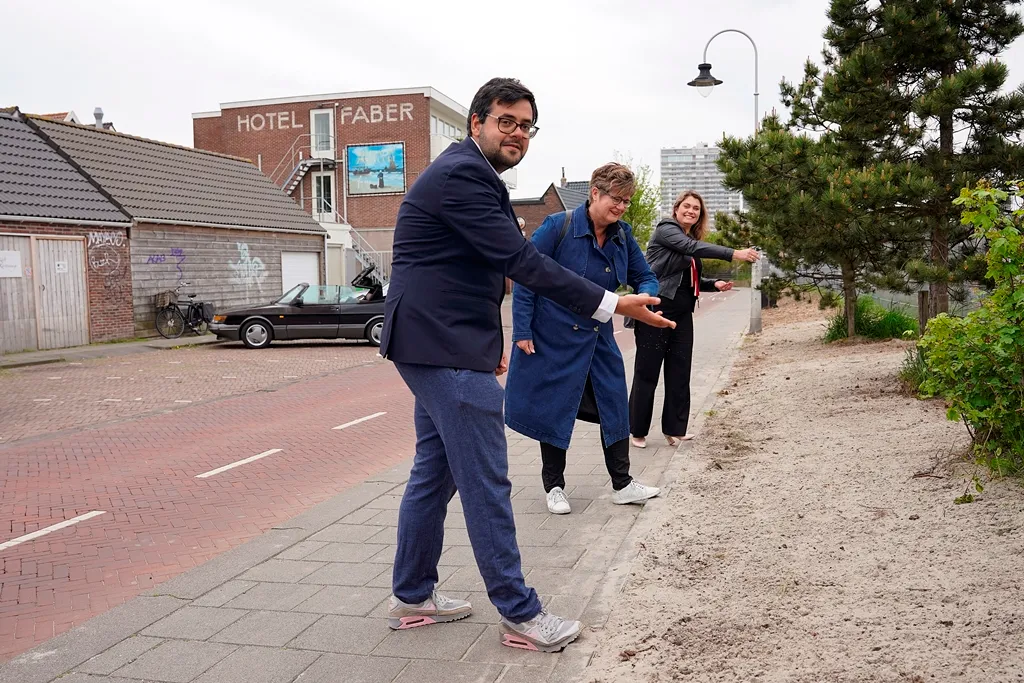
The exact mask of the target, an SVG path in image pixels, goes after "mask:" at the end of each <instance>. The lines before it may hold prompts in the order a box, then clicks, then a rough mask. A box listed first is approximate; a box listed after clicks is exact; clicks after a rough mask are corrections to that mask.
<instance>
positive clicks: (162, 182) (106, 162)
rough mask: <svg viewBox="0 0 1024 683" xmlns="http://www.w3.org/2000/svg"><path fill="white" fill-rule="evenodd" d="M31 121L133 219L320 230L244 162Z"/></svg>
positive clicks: (85, 128) (87, 128)
mask: <svg viewBox="0 0 1024 683" xmlns="http://www.w3.org/2000/svg"><path fill="white" fill-rule="evenodd" d="M36 122H37V124H38V125H39V127H40V129H42V130H43V131H44V132H45V133H46V135H48V136H49V137H50V138H51V139H52V140H53V141H54V142H55V143H56V144H57V145H59V146H60V148H61V149H62V150H63V151H64V152H65V153H66V154H67V155H68V156H70V157H71V158H72V159H73V160H74V161H75V163H77V164H78V165H79V166H81V167H82V168H83V169H84V170H85V171H86V172H87V173H88V174H89V175H90V176H92V178H93V179H94V180H95V181H96V182H97V183H98V184H99V185H100V187H102V188H103V189H104V190H105V191H106V192H108V193H109V194H110V196H112V197H113V198H114V199H116V200H117V202H118V203H119V204H121V206H123V207H124V209H125V211H127V212H128V213H129V214H131V216H132V217H133V218H135V219H136V220H138V221H143V222H144V221H145V219H152V220H161V221H178V222H182V223H198V224H202V225H223V226H231V227H240V228H246V227H252V228H262V229H270V230H274V229H277V230H295V231H300V232H310V233H323V232H324V229H323V228H322V227H321V226H320V224H319V223H317V222H316V221H314V220H313V218H312V217H311V216H310V215H309V214H307V213H305V212H304V211H303V210H302V209H301V208H299V205H298V204H297V203H296V202H295V201H294V200H293V199H291V198H290V197H289V196H288V195H287V194H285V193H284V191H283V190H281V188H279V187H278V186H276V185H274V183H272V182H271V181H270V179H269V178H267V177H266V176H265V175H263V173H262V172H261V171H260V170H259V169H258V168H256V166H255V165H254V164H252V163H251V162H249V161H247V160H245V159H238V158H235V157H229V156H225V155H222V154H215V153H213V152H204V151H200V150H195V149H191V148H189V147H178V146H176V145H170V144H167V143H163V142H157V141H154V140H146V139H144V138H137V137H134V136H130V135H124V134H122V133H116V132H111V131H106V130H100V129H97V128H94V127H91V126H80V125H75V124H70V123H57V122H53V121H47V120H44V119H36Z"/></svg>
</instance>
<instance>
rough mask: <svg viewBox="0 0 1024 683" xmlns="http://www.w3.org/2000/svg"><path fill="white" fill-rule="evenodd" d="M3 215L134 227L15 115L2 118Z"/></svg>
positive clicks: (0, 185)
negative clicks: (128, 224) (123, 224)
mask: <svg viewBox="0 0 1024 683" xmlns="http://www.w3.org/2000/svg"><path fill="white" fill-rule="evenodd" d="M0 215H2V216H18V217H21V218H42V219H66V220H79V221H96V222H106V223H130V222H131V219H130V218H129V217H128V216H126V215H124V214H123V213H122V212H121V211H120V210H119V209H118V208H117V206H115V205H114V204H113V203H112V202H111V201H110V200H109V199H107V198H106V197H104V196H103V194H102V193H101V192H100V191H99V190H97V189H96V188H95V187H94V186H93V185H92V184H91V183H90V182H89V181H88V180H87V179H86V178H85V177H84V176H82V174H81V173H79V172H78V171H77V170H76V169H75V168H74V167H73V166H72V165H71V164H69V163H68V162H67V160H65V159H64V158H63V157H61V156H60V154H58V153H57V152H56V150H54V149H53V148H52V147H50V145H48V144H47V142H46V141H45V140H44V139H43V138H41V137H40V136H39V135H38V134H37V133H36V132H35V131H34V130H32V128H31V127H29V125H28V124H27V123H25V122H24V121H23V120H21V118H20V117H19V116H18V115H17V114H14V113H0Z"/></svg>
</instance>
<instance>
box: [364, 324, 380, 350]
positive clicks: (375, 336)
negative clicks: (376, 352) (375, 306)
mask: <svg viewBox="0 0 1024 683" xmlns="http://www.w3.org/2000/svg"><path fill="white" fill-rule="evenodd" d="M383 331H384V319H383V318H380V319H378V320H372V321H370V324H369V325H367V326H366V340H367V341H368V342H370V343H371V344H373V345H374V346H380V335H381V332H383Z"/></svg>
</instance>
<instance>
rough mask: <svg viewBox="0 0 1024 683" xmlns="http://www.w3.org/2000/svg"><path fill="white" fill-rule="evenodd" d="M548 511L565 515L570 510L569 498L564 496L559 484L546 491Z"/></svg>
mask: <svg viewBox="0 0 1024 683" xmlns="http://www.w3.org/2000/svg"><path fill="white" fill-rule="evenodd" d="M548 512H550V513H551V514H553V515H567V514H569V513H570V512H572V507H571V506H570V505H569V499H568V498H566V496H565V491H563V490H562V488H561V487H560V486H556V487H555V488H553V489H551V490H550V491H548Z"/></svg>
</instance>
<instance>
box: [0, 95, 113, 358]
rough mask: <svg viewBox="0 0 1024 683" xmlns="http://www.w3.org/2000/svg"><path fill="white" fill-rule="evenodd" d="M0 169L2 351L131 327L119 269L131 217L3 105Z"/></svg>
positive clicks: (96, 337)
mask: <svg viewBox="0 0 1024 683" xmlns="http://www.w3.org/2000/svg"><path fill="white" fill-rule="evenodd" d="M0 169H2V170H3V173H2V175H0V353H11V352H17V351H27V350H34V349H51V348H61V347H65V346H75V345H79V344H88V343H90V342H101V341H109V340H112V339H121V338H123V337H130V336H132V334H133V325H132V293H131V283H130V281H129V282H127V283H123V281H122V280H121V279H120V278H118V277H117V276H116V275H113V273H114V271H115V270H116V269H117V268H119V267H120V265H121V264H123V263H127V262H128V230H129V228H130V227H131V218H130V217H129V216H128V215H127V214H126V213H124V212H123V211H122V210H121V209H120V208H119V207H118V206H117V205H116V204H115V203H114V202H112V201H110V199H108V198H107V197H106V196H104V194H103V193H102V192H101V191H100V190H99V189H98V188H96V187H95V186H94V185H93V184H92V183H90V182H89V180H88V179H87V178H85V177H84V176H83V175H82V174H81V173H79V172H78V170H77V169H76V168H75V167H74V166H73V165H72V164H71V162H70V161H68V160H67V159H66V158H64V157H63V156H62V155H61V154H60V153H59V152H58V151H57V150H56V149H54V148H53V147H52V146H51V145H49V144H48V143H47V141H46V140H45V138H44V137H42V136H41V135H39V134H38V132H37V131H36V130H35V129H34V128H33V127H32V126H31V125H30V124H29V122H28V121H26V119H25V118H24V117H23V116H21V115H20V114H19V113H18V112H17V110H13V109H12V110H5V111H3V112H0ZM123 284H126V286H122V285H123Z"/></svg>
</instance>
